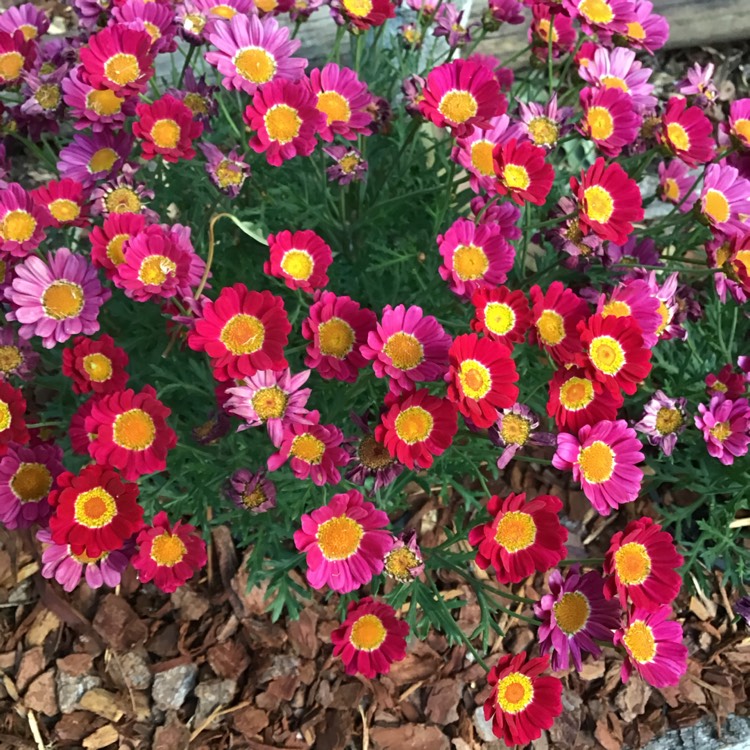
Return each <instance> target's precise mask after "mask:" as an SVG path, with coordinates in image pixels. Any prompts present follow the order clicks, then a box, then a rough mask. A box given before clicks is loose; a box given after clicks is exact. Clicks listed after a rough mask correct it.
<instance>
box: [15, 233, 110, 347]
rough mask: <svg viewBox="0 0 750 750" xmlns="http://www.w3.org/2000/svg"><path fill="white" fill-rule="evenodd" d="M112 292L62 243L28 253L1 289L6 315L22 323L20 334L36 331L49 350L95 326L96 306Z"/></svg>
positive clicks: (89, 267)
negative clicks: (38, 252)
mask: <svg viewBox="0 0 750 750" xmlns="http://www.w3.org/2000/svg"><path fill="white" fill-rule="evenodd" d="M110 296H111V292H110V291H109V289H103V288H102V285H101V283H100V281H99V276H98V274H97V272H96V269H95V268H94V267H93V266H91V265H90V264H89V263H88V261H87V260H86V259H85V258H84V257H82V256H80V255H74V254H73V253H71V252H70V250H68V249H67V248H66V247H61V248H60V249H59V250H57V251H56V252H55V253H54V254H52V253H50V254H49V255H48V256H47V262H46V263H45V262H44V261H43V260H42V259H41V258H37V257H36V256H31V257H29V258H26V260H25V261H24V262H23V263H19V264H18V266H16V268H15V278H14V279H13V285H12V286H11V288H10V289H9V290H8V291H7V292H6V297H7V299H8V300H9V301H10V303H11V306H12V310H11V311H10V312H8V313H7V318H8V320H17V321H18V322H19V323H21V324H22V325H21V327H20V329H19V333H20V334H21V335H22V336H24V337H27V338H31V336H39V337H41V339H42V345H43V346H45V347H46V348H47V349H51V348H52V347H53V346H55V344H59V343H62V342H63V341H67V340H68V339H69V338H70V337H71V336H75V335H76V334H79V333H83V334H85V335H87V336H89V335H91V334H92V333H96V332H97V331H98V330H99V321H98V320H97V318H98V316H99V308H100V307H101V306H102V305H103V304H104V302H105V301H106V300H108V299H109V298H110Z"/></svg>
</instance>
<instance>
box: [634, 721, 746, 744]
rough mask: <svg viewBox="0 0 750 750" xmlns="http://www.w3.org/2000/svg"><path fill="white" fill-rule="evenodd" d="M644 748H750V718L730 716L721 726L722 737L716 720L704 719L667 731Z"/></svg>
mask: <svg viewBox="0 0 750 750" xmlns="http://www.w3.org/2000/svg"><path fill="white" fill-rule="evenodd" d="M643 750H750V719H748V718H746V717H744V716H730V717H729V718H728V719H727V721H726V722H725V723H724V725H723V726H722V728H721V737H719V736H718V735H717V733H716V727H715V725H714V722H713V721H712V720H710V719H703V720H702V721H699V722H698V723H697V724H695V725H694V726H692V727H686V728H685V729H674V730H672V731H670V732H667V733H666V734H665V735H664V736H663V737H659V738H658V739H656V740H653V741H652V742H649V744H648V745H646V747H645V748H643Z"/></svg>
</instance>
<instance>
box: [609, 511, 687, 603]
mask: <svg viewBox="0 0 750 750" xmlns="http://www.w3.org/2000/svg"><path fill="white" fill-rule="evenodd" d="M683 562H684V560H683V558H682V555H680V554H678V552H677V550H676V549H675V545H674V539H672V535H671V534H669V533H668V532H666V531H663V530H662V527H661V526H660V525H659V524H658V523H656V522H655V521H654V520H653V519H652V518H638V519H636V520H634V521H631V522H630V523H629V524H628V525H627V526H626V527H625V530H624V531H618V532H617V533H616V534H615V535H614V536H613V537H612V540H611V542H610V544H609V549H608V550H607V554H606V557H605V559H604V568H603V570H604V574H605V575H606V576H608V578H607V579H606V581H605V583H604V595H605V596H606V597H607V599H615V598H619V600H620V604H621V605H622V607H623V609H626V608H627V606H628V600H630V601H631V602H632V603H633V605H634V606H635V607H636V608H638V609H643V610H646V611H648V612H654V611H656V610H657V609H659V607H660V606H661V605H663V604H666V603H668V602H671V601H673V600H674V599H675V597H676V596H677V594H678V593H679V591H680V587H681V586H682V578H681V577H680V574H679V573H678V572H677V570H676V569H677V568H679V567H680V566H681V565H682V563H683Z"/></svg>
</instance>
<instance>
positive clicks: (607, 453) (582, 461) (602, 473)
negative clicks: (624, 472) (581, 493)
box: [578, 440, 615, 484]
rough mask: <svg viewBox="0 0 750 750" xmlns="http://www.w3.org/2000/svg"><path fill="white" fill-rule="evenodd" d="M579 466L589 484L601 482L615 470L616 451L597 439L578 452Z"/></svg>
mask: <svg viewBox="0 0 750 750" xmlns="http://www.w3.org/2000/svg"><path fill="white" fill-rule="evenodd" d="M578 466H579V468H580V469H581V473H582V474H583V476H584V477H585V478H586V481H587V482H588V483H589V484H601V483H602V482H606V481H607V480H608V479H610V478H611V477H612V474H614V471H615V452H614V451H613V450H612V448H610V447H609V446H608V445H607V444H606V443H604V442H602V441H601V440H595V441H594V442H593V443H591V445H589V446H588V447H586V448H581V452H580V453H579V454H578Z"/></svg>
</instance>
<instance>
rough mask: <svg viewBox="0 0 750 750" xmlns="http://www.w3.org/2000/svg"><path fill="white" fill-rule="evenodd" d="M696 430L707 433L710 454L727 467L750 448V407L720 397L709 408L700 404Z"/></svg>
mask: <svg viewBox="0 0 750 750" xmlns="http://www.w3.org/2000/svg"><path fill="white" fill-rule="evenodd" d="M698 412H699V413H698V414H696V415H695V426H696V427H697V428H698V429H699V430H702V431H703V439H704V440H705V441H706V447H707V448H708V453H709V455H710V456H713V457H714V458H718V459H719V461H721V463H723V464H724V465H725V466H731V465H732V464H733V463H734V459H735V458H739V457H740V456H744V455H745V454H746V453H747V449H748V445H749V444H750V432H749V430H750V403H748V400H747V399H746V398H738V399H730V398H727V397H726V396H724V395H722V394H720V395H718V396H714V397H713V398H712V399H711V401H710V403H709V404H708V406H706V405H705V404H698Z"/></svg>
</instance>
